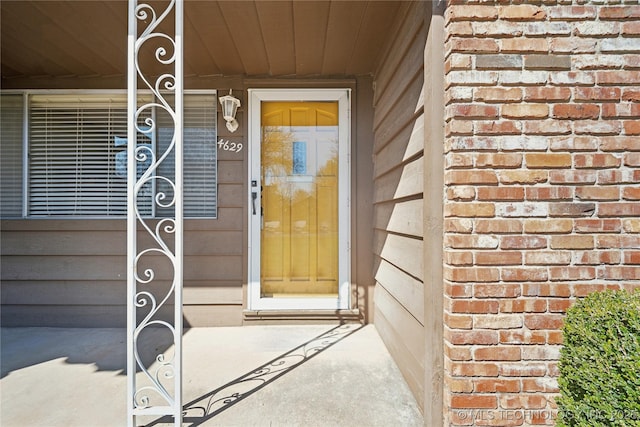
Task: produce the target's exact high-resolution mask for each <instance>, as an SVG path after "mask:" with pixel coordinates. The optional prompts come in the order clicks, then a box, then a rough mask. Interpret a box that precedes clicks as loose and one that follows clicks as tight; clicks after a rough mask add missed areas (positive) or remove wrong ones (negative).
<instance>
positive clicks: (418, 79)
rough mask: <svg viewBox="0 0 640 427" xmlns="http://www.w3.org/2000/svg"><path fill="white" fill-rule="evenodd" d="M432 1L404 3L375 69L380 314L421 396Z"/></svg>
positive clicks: (380, 324)
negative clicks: (427, 55)
mask: <svg viewBox="0 0 640 427" xmlns="http://www.w3.org/2000/svg"><path fill="white" fill-rule="evenodd" d="M424 8H425V3H424V2H412V3H406V4H403V8H402V9H401V10H400V11H399V13H401V14H402V16H403V19H399V20H398V21H397V28H396V31H395V32H394V34H396V37H395V38H394V39H393V40H391V41H390V43H389V45H388V46H387V51H386V52H387V53H386V55H385V56H384V57H383V58H384V59H383V61H382V62H381V64H380V67H379V69H378V71H377V73H376V76H375V95H374V120H373V124H374V165H373V173H374V189H373V198H374V241H373V249H374V254H375V260H374V261H375V266H374V269H375V279H376V289H375V306H376V310H375V317H374V323H375V325H376V327H377V329H378V331H379V332H380V335H381V337H382V339H383V340H384V342H385V344H386V345H387V347H388V348H389V351H390V352H391V354H392V355H393V357H394V359H395V360H396V362H397V363H398V366H399V368H400V370H401V371H402V373H403V375H404V377H405V379H406V380H407V383H408V384H409V386H410V388H411V390H412V391H413V393H414V395H415V396H416V400H417V401H418V402H422V401H423V396H424V356H425V350H424V347H425V346H424V343H425V333H424V284H423V278H424V256H423V254H424V249H423V243H424V242H423V191H424V170H423V169H424V168H423V163H424V159H423V152H424V116H423V111H424V96H423V90H424V88H423V82H424V59H423V57H424V47H425V40H426V33H427V28H426V26H425V10H424Z"/></svg>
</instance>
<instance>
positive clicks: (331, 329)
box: [0, 325, 423, 427]
mask: <svg viewBox="0 0 640 427" xmlns="http://www.w3.org/2000/svg"><path fill="white" fill-rule="evenodd" d="M125 337H126V335H125V331H124V330H123V329H81V328H77V329H70V328H69V329H63V328H3V329H2V336H1V344H2V347H1V359H0V361H1V365H2V377H1V379H0V392H1V406H0V425H2V427H14V426H15V427H31V426H38V427H57V426H60V427H63V426H64V427H73V426H83V427H94V426H95V427H98V426H109V427H110V426H124V425H126V389H127V377H126V374H125V369H124V368H125V363H126V345H125ZM154 342H155V341H154ZM147 347H149V348H150V349H151V350H155V349H154V348H153V347H154V346H153V345H149V346H147ZM159 348H160V350H161V351H162V350H165V348H162V346H161V347H159ZM183 349H184V350H183V404H184V406H185V408H186V415H185V420H184V424H183V425H184V426H200V425H202V426H318V427H320V426H322V427H325V426H354V427H357V426H363V427H366V426H391V425H393V426H422V425H423V419H422V415H421V414H420V412H419V410H418V406H417V404H416V402H415V400H414V398H413V396H412V395H411V393H410V391H409V389H408V387H407V385H406V383H405V381H404V380H403V378H402V376H401V374H400V372H399V370H398V368H397V367H396V365H395V364H394V362H393V360H392V359H391V357H390V355H389V353H388V352H387V350H386V348H385V347H384V345H383V343H382V341H381V339H380V337H379V336H378V334H377V332H376V330H375V328H374V327H373V326H372V325H367V326H364V327H361V326H360V325H343V326H339V327H338V326H337V325H333V326H332V325H305V326H245V327H221V328H194V329H189V330H186V331H185V334H184V337H183ZM152 353H153V351H152V352H150V353H149V355H146V356H149V357H153V354H152ZM258 370H260V372H257V371H258ZM265 373H267V374H266V375H265ZM165 421H167V420H158V418H157V417H156V418H148V419H146V418H145V419H141V418H139V419H138V425H154V426H164V425H170V424H167V423H165Z"/></svg>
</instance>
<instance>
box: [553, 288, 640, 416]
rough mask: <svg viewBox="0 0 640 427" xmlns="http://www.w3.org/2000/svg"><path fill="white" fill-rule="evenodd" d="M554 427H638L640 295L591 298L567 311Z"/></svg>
mask: <svg viewBox="0 0 640 427" xmlns="http://www.w3.org/2000/svg"><path fill="white" fill-rule="evenodd" d="M563 333H564V347H563V348H562V350H561V353H560V378H559V379H558V384H559V386H560V394H561V396H560V397H559V398H558V399H557V402H558V419H557V423H556V425H557V426H558V427H598V426H617V427H623V426H624V427H627V426H634V427H640V292H638V291H636V292H633V293H629V292H626V291H606V292H597V293H593V294H591V295H589V296H587V297H586V298H584V299H583V300H581V301H578V302H577V303H576V304H575V305H574V306H573V307H571V308H570V309H569V310H568V311H567V317H566V319H565V323H564V328H563Z"/></svg>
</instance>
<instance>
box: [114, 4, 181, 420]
mask: <svg viewBox="0 0 640 427" xmlns="http://www.w3.org/2000/svg"><path fill="white" fill-rule="evenodd" d="M154 6H156V7H158V3H157V2H154V3H153V6H152V5H151V4H147V3H140V4H138V3H137V1H136V0H130V5H129V7H130V9H129V13H130V15H131V14H133V15H134V16H133V17H132V16H130V17H129V19H130V21H129V22H130V29H129V37H130V38H131V37H134V38H135V43H134V44H133V45H132V44H131V41H130V42H129V43H130V44H129V50H130V52H129V61H130V64H129V74H130V75H129V127H130V129H129V145H131V147H129V151H128V152H129V155H130V157H131V158H130V159H129V165H128V168H129V180H130V181H134V182H133V184H131V182H130V183H129V192H130V194H129V214H128V215H129V221H128V227H127V231H128V252H129V260H130V261H129V270H130V271H129V273H128V274H129V278H128V287H129V295H130V297H129V298H130V300H129V302H128V306H129V307H128V310H129V314H128V316H129V336H128V340H129V354H128V358H129V365H128V369H129V372H128V376H129V396H128V398H129V405H130V406H129V411H130V416H129V418H130V425H131V424H132V423H135V416H136V415H144V414H149V415H158V414H165V415H174V420H175V423H176V425H180V424H181V404H182V399H181V396H180V394H181V385H180V381H181V378H180V377H181V340H182V318H181V316H182V314H181V313H182V299H181V298H182V297H181V294H182V194H181V190H180V188H181V184H180V181H179V180H181V179H182V178H181V177H182V171H181V168H182V164H181V161H180V160H181V158H182V154H181V150H182V147H181V145H182V120H183V119H182V46H181V38H180V39H178V37H179V36H180V37H181V33H182V24H181V20H182V0H168V2H167V4H166V7H164V9H162V10H161V11H160V13H158V12H157V10H156V9H155V8H154ZM171 17H175V28H174V30H175V36H174V37H172V36H170V35H168V34H166V33H164V32H162V31H161V28H160V27H162V28H165V27H169V28H170V27H171V22H170V21H171ZM179 21H180V22H179ZM132 26H133V27H134V28H133V29H132V28H131V27H132ZM132 49H133V52H131V50H132ZM131 62H133V66H132V63H131ZM158 70H159V72H158ZM131 74H135V76H133V77H132V75H131ZM138 85H140V86H141V87H140V88H138ZM132 86H134V87H132ZM139 89H142V90H143V91H144V92H150V93H151V98H148V97H139V96H138V93H139ZM132 97H134V98H135V102H134V101H132ZM141 100H142V101H144V102H140V101H141ZM134 106H135V108H134V110H135V111H134V112H133V113H132V111H131V110H132V109H133V108H132V107H134ZM158 115H163V116H166V117H168V118H170V120H169V122H171V123H173V134H172V136H171V142H170V144H169V145H168V146H167V147H166V149H165V150H164V151H163V152H157V147H155V144H149V143H148V139H145V138H149V135H156V134H157V131H158V129H157V126H158V125H157V117H158ZM164 130H165V125H164V121H163V131H164ZM174 159H175V160H174ZM168 161H172V162H175V163H174V165H173V167H171V168H170V169H175V177H176V178H175V181H174V180H172V179H171V178H168V177H165V176H162V175H161V174H160V170H159V166H160V165H161V164H163V162H168ZM132 170H133V171H135V172H131V171H132ZM132 177H133V178H135V179H133V180H132V179H131V178H132ZM160 183H161V184H162V185H159V184H160ZM155 207H158V208H169V207H173V208H174V212H175V215H174V217H173V218H171V217H170V218H162V219H159V220H156V219H154V218H153V215H150V213H151V214H152V213H153V212H154V210H155V209H154V208H155ZM138 229H140V230H141V231H138ZM142 243H144V246H145V248H141V246H142ZM131 296H133V298H131ZM131 299H133V300H131ZM167 308H173V315H167ZM158 330H164V331H165V332H167V333H168V335H169V336H170V340H171V341H172V342H171V343H170V344H169V345H172V346H173V351H172V354H171V355H169V356H167V355H166V354H165V353H166V351H165V350H166V349H165V348H164V347H163V346H162V345H160V346H155V347H156V348H155V350H154V351H156V352H157V354H155V355H154V357H153V358H152V359H151V360H149V358H146V357H144V352H145V351H146V347H145V345H147V344H148V343H146V342H145V340H143V339H142V338H141V337H142V335H143V334H148V335H149V336H152V337H154V336H158ZM132 359H133V360H135V365H134V363H133V360H132ZM132 368H133V369H132ZM132 371H133V372H132ZM137 371H139V372H140V373H141V374H138V375H136V372H137Z"/></svg>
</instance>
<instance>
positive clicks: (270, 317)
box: [242, 309, 364, 324]
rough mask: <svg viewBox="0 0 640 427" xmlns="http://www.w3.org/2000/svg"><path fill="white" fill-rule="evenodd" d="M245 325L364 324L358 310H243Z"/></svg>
mask: <svg viewBox="0 0 640 427" xmlns="http://www.w3.org/2000/svg"><path fill="white" fill-rule="evenodd" d="M242 314H243V318H244V322H245V324H247V323H252V324H254V323H255V324H257V323H262V324H265V323H272V322H273V323H278V324H282V323H292V324H293V323H295V324H299V323H336V322H339V323H364V317H363V316H362V313H360V310H358V309H351V310H244V311H243V313H242Z"/></svg>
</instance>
